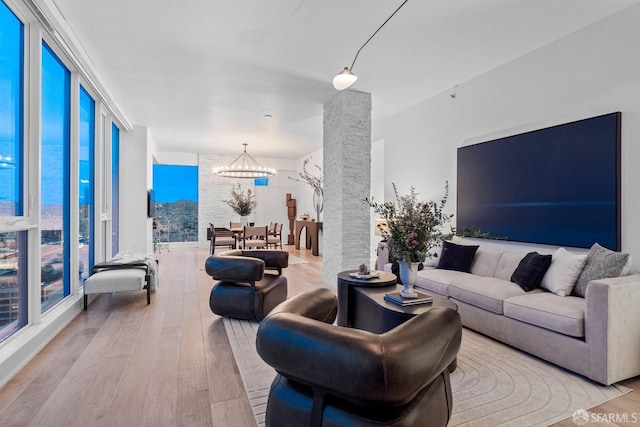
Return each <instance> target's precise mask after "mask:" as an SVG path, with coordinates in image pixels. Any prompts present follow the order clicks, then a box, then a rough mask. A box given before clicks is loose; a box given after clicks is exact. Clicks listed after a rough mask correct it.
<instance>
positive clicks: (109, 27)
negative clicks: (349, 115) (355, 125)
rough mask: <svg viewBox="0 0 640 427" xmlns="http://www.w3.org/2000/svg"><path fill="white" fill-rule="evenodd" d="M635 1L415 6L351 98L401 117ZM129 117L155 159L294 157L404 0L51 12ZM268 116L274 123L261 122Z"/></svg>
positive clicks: (141, 4) (372, 54)
mask: <svg viewBox="0 0 640 427" xmlns="http://www.w3.org/2000/svg"><path fill="white" fill-rule="evenodd" d="M637 2H638V0H616V1H610V0H563V1H557V0H537V1H530V0H483V1H481V2H480V1H477V0H458V1H451V0H436V1H420V0H412V1H409V2H408V3H407V4H406V5H405V6H404V7H403V8H402V9H401V10H400V11H399V12H398V13H397V14H396V15H395V16H394V17H393V19H391V20H390V21H389V22H388V23H387V24H386V26H385V27H384V28H383V29H382V30H381V31H380V32H379V33H378V34H377V35H376V36H375V38H373V39H372V40H371V42H369V44H368V45H367V46H366V47H365V48H364V49H363V50H362V52H361V53H360V55H359V57H358V60H357V62H356V64H355V67H354V70H353V71H354V72H355V73H356V74H357V75H358V76H359V79H358V81H357V82H356V83H355V85H354V86H353V89H356V90H361V91H365V92H370V93H371V94H372V100H373V116H374V118H378V119H379V118H384V117H387V116H389V115H392V114H395V113H398V112H400V111H402V110H404V109H406V108H408V107H410V106H412V105H414V104H417V103H419V102H421V101H423V100H425V99H428V98H429V97H431V96H433V95H435V94H438V93H441V92H443V91H445V90H449V89H451V88H453V87H454V86H455V85H456V84H458V83H462V82H464V81H467V80H469V79H471V78H473V77H475V76H477V75H480V74H482V73H485V72H487V71H489V70H491V69H493V68H495V67H498V66H500V65H502V64H504V63H507V62H509V61H511V60H513V59H515V58H517V57H519V56H522V55H524V54H526V53H528V52H530V51H533V50H535V49H538V48H540V47H541V46H544V45H546V44H548V43H551V42H553V41H554V40H557V39H559V38H561V37H563V36H565V35H567V34H570V33H572V32H574V31H576V30H578V29H580V28H583V27H585V26H587V25H589V24H591V23H593V22H595V21H598V20H600V19H602V18H604V17H606V16H608V15H610V14H612V13H615V12H617V11H618V10H621V9H623V8H625V7H628V6H630V5H632V4H634V3H637ZM54 3H55V5H56V6H57V8H58V9H59V11H60V13H61V14H62V15H63V16H64V18H65V19H66V21H67V23H68V24H69V26H70V27H71V29H72V31H73V32H74V33H75V34H76V36H77V37H78V39H79V40H80V41H81V43H82V45H83V48H84V49H85V50H86V52H87V53H88V55H89V57H90V59H91V61H92V62H93V64H94V65H95V67H96V69H97V70H98V72H99V73H100V75H101V76H102V78H103V81H104V82H105V84H106V85H107V88H108V89H109V90H110V92H111V93H112V95H113V97H114V98H115V99H116V101H117V102H118V104H119V105H120V106H121V107H122V108H123V110H124V114H125V115H126V117H127V118H128V119H129V120H130V121H131V122H132V123H133V124H135V125H140V126H147V127H148V128H149V129H150V131H151V134H152V135H153V138H154V140H155V142H156V145H157V146H158V149H159V150H161V151H181V152H195V153H213V154H234V153H236V154H237V153H238V152H240V151H241V149H242V143H244V142H247V143H249V144H250V147H251V154H252V155H254V156H263V157H281V158H292V159H295V158H299V157H302V156H304V155H305V154H307V153H310V152H311V151H314V150H317V149H319V148H321V147H322V105H323V104H324V103H325V102H326V101H327V100H329V99H330V98H331V97H332V96H333V95H334V94H335V93H336V90H335V89H334V88H333V86H332V84H331V80H332V78H333V76H334V75H335V74H336V73H338V72H339V71H340V70H341V69H342V68H343V67H345V66H349V65H351V62H352V61H353V58H354V55H355V53H356V51H357V50H358V48H359V47H360V46H361V45H362V44H363V43H364V42H365V41H366V40H367V39H368V38H369V36H371V34H372V33H373V32H374V31H375V30H376V29H377V28H378V26H379V25H380V24H382V22H384V20H385V19H386V18H387V17H388V16H389V15H390V14H391V13H392V12H393V11H394V10H395V9H396V8H397V7H398V6H399V5H400V3H402V1H401V0H397V1H394V2H390V1H389V0H322V1H307V0H302V1H301V0H275V1H264V0H243V1H221V0H218V1H215V0H206V1H205V0H182V1H179V2H169V1H160V2H158V1H157V0H135V1H132V0H111V1H97V0H93V1H77V0H54ZM265 115H271V116H272V118H271V119H269V120H267V119H265Z"/></svg>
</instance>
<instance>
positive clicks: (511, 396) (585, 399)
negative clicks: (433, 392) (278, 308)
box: [224, 318, 631, 427]
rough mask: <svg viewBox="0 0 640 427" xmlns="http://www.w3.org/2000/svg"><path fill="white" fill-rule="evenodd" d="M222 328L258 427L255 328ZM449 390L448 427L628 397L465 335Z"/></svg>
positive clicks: (264, 379)
mask: <svg viewBox="0 0 640 427" xmlns="http://www.w3.org/2000/svg"><path fill="white" fill-rule="evenodd" d="M224 326H225V329H226V331H227V335H228V337H229V342H230V343H231V348H232V350H233V355H234V357H235V359H236V363H237V364H238V369H239V370H240V375H241V377H242V382H243V383H244V387H245V390H246V391H247V396H248V398H249V403H250V405H251V410H252V411H253V414H254V416H255V419H256V424H257V425H258V426H263V425H264V415H265V411H266V405H267V398H268V396H269V386H270V385H271V382H272V381H273V378H274V377H275V375H276V372H275V371H274V370H273V368H271V367H270V366H269V365H267V364H266V363H264V362H263V361H262V359H261V358H260V356H258V353H257V352H256V349H255V340H256V331H257V330H258V323H257V322H250V321H243V320H234V319H227V318H225V319H224ZM451 388H452V390H453V415H452V418H451V421H450V422H449V426H514V427H515V426H518V427H526V426H547V425H550V424H553V423H555V422H558V421H561V420H564V419H566V418H569V417H571V416H572V415H573V413H574V412H576V411H578V410H580V409H584V410H587V409H589V408H592V407H594V406H597V405H600V404H601V403H604V402H606V401H608V400H611V399H614V398H616V397H619V396H622V395H623V394H625V393H628V392H629V391H631V390H630V389H628V388H626V387H622V386H619V385H612V386H609V387H605V386H601V385H598V384H595V383H593V382H591V381H589V380H587V379H585V378H583V377H581V376H579V375H575V374H573V373H571V372H568V371H566V370H564V369H562V368H558V367H557V366H555V365H552V364H549V363H547V362H544V361H542V360H540V359H537V358H535V357H532V356H529V355H528V354H526V353H523V352H520V351H518V350H515V349H513V348H511V347H508V346H506V345H504V344H501V343H499V342H497V341H494V340H492V339H490V338H487V337H485V336H483V335H480V334H478V333H475V332H473V331H471V330H468V329H463V333H462V348H461V349H460V353H459V354H458V368H457V369H456V370H455V372H453V373H452V374H451Z"/></svg>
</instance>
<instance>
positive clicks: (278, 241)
mask: <svg viewBox="0 0 640 427" xmlns="http://www.w3.org/2000/svg"><path fill="white" fill-rule="evenodd" d="M270 245H273V247H274V248H277V247H278V246H280V248H281V249H282V224H281V223H277V222H276V224H275V229H274V231H273V233H269V235H268V236H267V246H270Z"/></svg>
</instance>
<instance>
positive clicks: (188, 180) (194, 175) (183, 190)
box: [153, 165, 198, 203]
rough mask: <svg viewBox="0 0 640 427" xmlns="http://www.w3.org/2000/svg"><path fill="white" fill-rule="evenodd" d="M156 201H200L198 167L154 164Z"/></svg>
mask: <svg viewBox="0 0 640 427" xmlns="http://www.w3.org/2000/svg"><path fill="white" fill-rule="evenodd" d="M153 190H154V191H155V196H156V202H159V203H167V202H176V201H178V200H192V201H194V202H197V201H198V167H197V166H177V165H153Z"/></svg>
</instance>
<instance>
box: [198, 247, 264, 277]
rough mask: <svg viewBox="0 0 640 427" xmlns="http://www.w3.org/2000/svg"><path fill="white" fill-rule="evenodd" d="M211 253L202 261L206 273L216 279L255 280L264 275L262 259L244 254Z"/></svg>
mask: <svg viewBox="0 0 640 427" xmlns="http://www.w3.org/2000/svg"><path fill="white" fill-rule="evenodd" d="M223 254H224V253H222V254H220V255H211V256H210V257H209V258H207V260H206V261H205V263H204V269H205V270H206V272H207V274H208V275H209V276H211V277H213V278H214V279H216V280H227V281H237V282H256V281H258V280H262V278H263V277H264V261H262V260H261V259H257V258H250V257H245V256H235V255H231V256H227V255H224V256H223Z"/></svg>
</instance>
